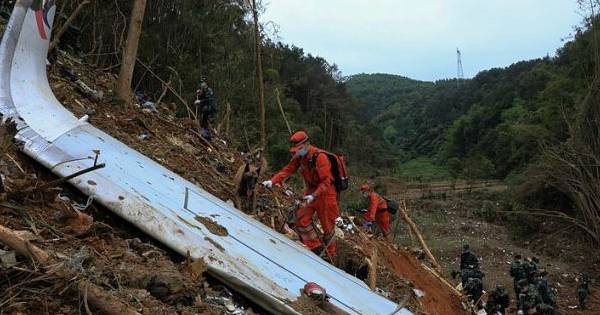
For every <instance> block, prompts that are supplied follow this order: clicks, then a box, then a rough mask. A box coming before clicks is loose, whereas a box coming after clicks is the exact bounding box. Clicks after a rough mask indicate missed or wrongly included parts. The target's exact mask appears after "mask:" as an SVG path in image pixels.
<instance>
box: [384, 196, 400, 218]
mask: <svg viewBox="0 0 600 315" xmlns="http://www.w3.org/2000/svg"><path fill="white" fill-rule="evenodd" d="M383 199H385V202H386V203H387V206H388V212H389V213H391V214H396V213H398V208H399V207H400V206H399V205H398V203H397V202H396V201H394V200H392V199H390V198H387V197H383Z"/></svg>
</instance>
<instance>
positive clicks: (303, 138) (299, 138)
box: [290, 130, 308, 153]
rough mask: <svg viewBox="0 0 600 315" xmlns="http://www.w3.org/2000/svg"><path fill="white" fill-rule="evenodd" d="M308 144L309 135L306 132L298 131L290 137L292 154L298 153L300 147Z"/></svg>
mask: <svg viewBox="0 0 600 315" xmlns="http://www.w3.org/2000/svg"><path fill="white" fill-rule="evenodd" d="M307 142H308V134H307V133H306V132H305V131H302V130H300V131H296V132H294V134H292V135H291V136H290V152H291V153H296V152H297V151H298V150H299V149H300V146H301V145H303V144H305V143H307Z"/></svg>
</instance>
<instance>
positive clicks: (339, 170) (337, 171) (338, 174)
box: [309, 151, 350, 192]
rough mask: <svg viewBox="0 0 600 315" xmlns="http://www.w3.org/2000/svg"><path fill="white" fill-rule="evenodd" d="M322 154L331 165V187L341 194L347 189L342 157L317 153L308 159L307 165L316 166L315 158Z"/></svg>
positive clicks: (344, 161) (344, 165) (344, 164)
mask: <svg viewBox="0 0 600 315" xmlns="http://www.w3.org/2000/svg"><path fill="white" fill-rule="evenodd" d="M321 153H324V154H325V155H327V158H328V159H329V163H331V175H332V176H333V186H334V187H335V190H336V191H337V192H342V191H344V190H346V189H348V186H350V185H349V182H348V171H347V169H346V159H345V158H344V156H343V155H337V154H334V153H331V152H327V151H319V152H317V153H315V154H313V156H311V157H310V162H309V165H310V166H311V167H313V168H314V167H315V166H316V165H317V157H318V156H319V154H321Z"/></svg>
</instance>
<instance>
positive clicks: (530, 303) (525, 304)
mask: <svg viewBox="0 0 600 315" xmlns="http://www.w3.org/2000/svg"><path fill="white" fill-rule="evenodd" d="M519 287H520V288H519V292H520V293H519V301H518V313H517V314H529V311H530V310H534V309H535V308H536V306H537V305H539V304H541V299H540V298H539V295H538V292H537V288H536V287H535V285H533V284H527V279H521V280H520V281H519Z"/></svg>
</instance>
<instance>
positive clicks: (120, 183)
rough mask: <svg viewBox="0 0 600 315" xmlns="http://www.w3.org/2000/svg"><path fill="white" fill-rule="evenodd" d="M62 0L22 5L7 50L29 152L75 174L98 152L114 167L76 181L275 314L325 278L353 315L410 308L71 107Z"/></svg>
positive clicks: (5, 62)
mask: <svg viewBox="0 0 600 315" xmlns="http://www.w3.org/2000/svg"><path fill="white" fill-rule="evenodd" d="M53 2H54V1H44V2H43V3H44V5H43V9H41V10H39V11H33V10H32V9H30V6H31V3H32V0H19V1H17V3H16V5H15V9H14V11H13V14H12V16H11V19H10V21H9V24H8V26H7V30H6V32H5V34H4V36H3V39H2V45H1V46H0V112H1V113H2V114H3V116H5V118H6V117H8V118H12V119H14V120H15V121H16V122H17V127H18V130H19V132H18V133H17V136H16V138H17V140H19V141H20V142H21V143H22V148H21V149H22V151H23V152H25V153H26V154H27V155H29V156H31V157H32V158H33V159H35V160H36V161H38V162H39V163H41V164H43V165H44V166H45V167H47V168H48V169H50V170H51V171H52V172H53V173H55V174H57V175H59V176H67V175H69V174H72V173H74V172H77V171H79V170H82V169H86V168H89V167H90V166H92V165H93V163H94V160H93V157H94V156H95V154H94V152H95V151H96V150H99V151H100V152H101V154H100V158H99V161H98V162H99V163H106V167H105V168H103V169H101V170H98V171H95V172H93V173H88V174H85V175H82V176H80V177H77V178H75V179H73V180H71V181H70V183H71V184H72V185H74V186H76V187H77V188H78V189H80V190H81V191H82V192H83V193H85V194H86V195H89V196H93V198H94V200H96V201H98V202H99V203H101V204H102V205H104V206H105V207H107V208H108V209H110V210H111V211H113V212H114V213H116V214H118V215H119V216H121V217H123V218H124V219H125V220H127V221H129V222H131V223H132V224H134V225H135V226H136V227H138V228H139V229H141V230H143V231H144V232H145V233H148V234H149V235H151V236H152V237H154V238H156V239H157V240H159V241H161V242H162V243H164V244H165V245H167V246H169V247H170V248H172V249H173V250H175V251H177V252H178V253H180V254H182V255H187V254H188V253H189V255H191V257H192V258H197V259H198V258H204V259H205V261H206V262H207V264H208V272H209V273H211V274H212V275H214V276H215V277H216V278H218V279H220V280H221V281H223V282H224V283H226V284H228V285H229V286H231V287H232V288H234V289H236V290H237V291H238V292H239V293H241V294H244V295H246V296H247V297H248V298H249V299H251V300H252V301H254V302H255V303H257V304H259V305H261V306H262V307H264V308H265V309H267V310H269V311H271V312H273V313H277V314H297V313H296V312H295V311H294V310H293V309H292V308H291V307H290V304H291V303H292V302H293V301H295V300H296V299H297V298H298V296H299V295H300V289H301V288H303V287H304V285H305V284H306V283H307V282H316V283H318V284H320V285H322V286H323V287H325V288H326V289H327V293H328V294H329V295H330V296H331V303H332V304H333V305H335V306H337V307H338V308H340V309H341V310H343V311H345V312H348V313H350V314H392V313H394V312H395V313H396V314H411V313H410V312H409V311H407V310H405V309H401V310H397V308H398V306H397V304H395V303H393V302H392V301H389V300H387V299H385V298H384V297H382V296H380V295H378V294H376V293H375V292H373V291H371V290H370V289H369V288H368V287H367V286H366V285H365V284H364V283H363V282H362V281H360V280H358V279H356V278H354V277H352V276H350V275H349V274H347V273H345V272H344V271H342V270H339V269H337V268H335V267H333V266H331V265H330V264H328V263H326V262H324V261H323V260H322V259H320V258H319V257H317V256H316V255H314V254H313V253H311V252H310V251H308V250H306V249H304V248H303V247H301V246H299V245H297V244H296V243H294V242H293V241H291V240H289V239H287V238H286V237H285V236H283V235H281V234H279V233H277V232H275V231H273V230H271V229H269V228H268V227H266V226H264V225H262V224H261V223H259V222H258V221H256V220H254V219H252V218H251V217H249V216H247V215H245V214H243V213H242V212H240V211H238V210H236V209H235V208H233V207H232V206H230V205H228V204H227V203H225V202H223V201H222V200H220V199H218V198H216V197H214V196H212V195H211V194H209V193H208V192H206V191H204V190H202V189H201V188H199V187H197V186H195V185H194V184H192V183H190V182H188V181H187V180H185V179H183V178H181V177H180V176H178V175H177V174H175V173H173V172H171V171H169V170H168V169H166V168H164V167H162V166H161V165H159V164H158V163H156V162H154V161H152V160H151V159H149V158H147V157H145V156H143V155H142V154H140V153H138V152H136V151H135V150H133V149H131V148H129V147H127V146H126V145H124V144H123V143H121V142H119V141H118V140H116V139H114V138H112V137H111V136H109V135H108V134H106V133H104V132H103V131H101V130H99V129H97V128H95V127H93V126H92V125H90V124H89V123H87V122H86V120H85V119H77V118H76V117H75V116H73V115H72V114H71V113H70V112H69V111H68V110H66V109H65V108H64V107H63V106H62V105H61V104H60V103H59V102H58V100H57V99H56V98H55V96H54V94H53V93H52V90H51V89H50V86H49V83H48V79H47V74H46V55H47V51H48V44H49V34H50V33H51V26H52V22H53V17H54V11H55V7H54V5H53ZM86 157H90V158H89V159H86ZM82 158H83V159H82ZM69 161H70V162H69ZM208 223H211V224H208ZM214 226H217V227H218V229H216V230H215V228H214Z"/></svg>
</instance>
